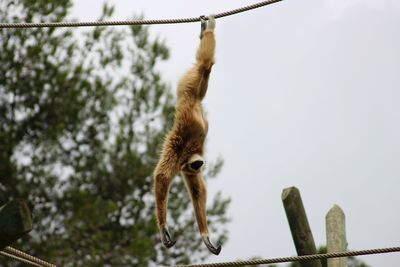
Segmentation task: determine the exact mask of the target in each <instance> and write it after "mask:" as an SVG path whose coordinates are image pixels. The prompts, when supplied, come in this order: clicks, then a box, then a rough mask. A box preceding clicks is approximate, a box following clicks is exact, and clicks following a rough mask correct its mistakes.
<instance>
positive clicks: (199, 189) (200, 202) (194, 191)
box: [184, 172, 221, 255]
mask: <svg viewBox="0 0 400 267" xmlns="http://www.w3.org/2000/svg"><path fill="white" fill-rule="evenodd" d="M184 178H185V184H186V187H187V190H188V192H189V194H190V197H191V199H192V203H193V208H194V214H195V217H196V221H197V225H198V227H199V230H200V233H201V237H202V239H203V242H204V244H205V245H206V246H207V248H208V250H209V251H211V252H212V253H213V254H215V255H218V254H219V253H220V252H221V246H218V247H217V248H216V247H214V245H213V244H212V243H211V242H210V238H209V234H208V226H207V218H206V201H207V189H206V185H205V183H204V180H203V174H202V172H198V173H188V172H185V173H184Z"/></svg>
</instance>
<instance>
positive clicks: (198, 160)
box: [181, 154, 204, 173]
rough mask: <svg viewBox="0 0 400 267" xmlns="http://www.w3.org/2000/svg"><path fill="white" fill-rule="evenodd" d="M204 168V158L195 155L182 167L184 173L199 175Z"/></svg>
mask: <svg viewBox="0 0 400 267" xmlns="http://www.w3.org/2000/svg"><path fill="white" fill-rule="evenodd" d="M203 167H204V158H203V157H202V156H200V155H199V154H194V155H192V156H190V158H189V159H188V160H187V162H185V163H183V164H182V166H181V171H182V172H187V173H199V172H201V171H202V169H203Z"/></svg>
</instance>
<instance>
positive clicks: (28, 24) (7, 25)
mask: <svg viewBox="0 0 400 267" xmlns="http://www.w3.org/2000/svg"><path fill="white" fill-rule="evenodd" d="M280 1H282V0H267V1H262V2H259V3H255V4H252V5H248V6H244V7H241V8H237V9H233V10H230V11H226V12H222V13H219V14H216V15H215V18H222V17H226V16H231V15H234V14H238V13H241V12H245V11H249V10H251V9H255V8H259V7H263V6H266V5H270V4H273V3H276V2H280ZM198 21H200V17H192V18H178V19H150V20H118V21H88V22H38V23H34V22H19V23H0V29H1V28H45V27H52V28H54V27H89V26H121V25H150V24H177V23H190V22H198Z"/></svg>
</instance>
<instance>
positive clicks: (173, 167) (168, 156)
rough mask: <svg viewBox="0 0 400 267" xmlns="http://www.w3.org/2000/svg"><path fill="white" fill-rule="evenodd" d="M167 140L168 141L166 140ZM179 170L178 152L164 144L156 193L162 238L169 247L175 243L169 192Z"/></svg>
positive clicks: (155, 172)
mask: <svg viewBox="0 0 400 267" xmlns="http://www.w3.org/2000/svg"><path fill="white" fill-rule="evenodd" d="M166 142H167V141H166ZM177 172H178V165H177V157H176V154H175V153H174V152H173V151H172V150H171V149H168V147H166V146H164V149H163V154H162V155H161V159H160V161H159V162H158V164H157V167H156V169H155V171H154V193H155V197H156V210H157V222H158V227H159V229H160V235H161V240H162V242H163V244H164V246H166V247H167V248H170V247H172V246H173V245H175V241H173V240H172V239H171V235H170V234H169V232H168V228H167V206H168V192H169V188H170V186H171V182H172V179H173V178H174V176H175V175H176V173H177Z"/></svg>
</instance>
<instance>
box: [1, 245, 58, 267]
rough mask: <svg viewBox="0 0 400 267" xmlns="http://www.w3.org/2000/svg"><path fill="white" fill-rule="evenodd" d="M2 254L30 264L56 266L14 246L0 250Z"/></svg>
mask: <svg viewBox="0 0 400 267" xmlns="http://www.w3.org/2000/svg"><path fill="white" fill-rule="evenodd" d="M0 254H2V255H4V256H6V257H10V258H12V259H15V260H17V261H20V262H24V263H27V264H30V265H32V266H39V267H56V266H55V265H54V264H51V263H48V262H46V261H43V260H41V259H38V258H36V257H33V256H31V255H29V254H27V253H25V252H22V251H20V250H18V249H15V248H12V247H6V248H4V250H3V251H0Z"/></svg>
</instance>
